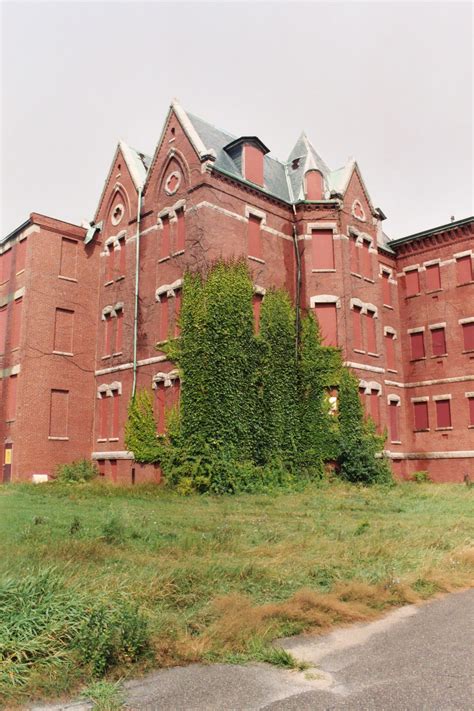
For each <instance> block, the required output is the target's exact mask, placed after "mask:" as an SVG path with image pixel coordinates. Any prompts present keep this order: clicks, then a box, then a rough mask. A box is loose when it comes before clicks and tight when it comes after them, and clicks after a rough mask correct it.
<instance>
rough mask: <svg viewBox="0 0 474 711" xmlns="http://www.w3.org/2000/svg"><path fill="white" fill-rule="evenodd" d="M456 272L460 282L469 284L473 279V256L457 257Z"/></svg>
mask: <svg viewBox="0 0 474 711" xmlns="http://www.w3.org/2000/svg"><path fill="white" fill-rule="evenodd" d="M456 272H457V278H458V284H467V283H468V282H470V281H472V258H471V256H470V255H468V256H467V257H458V259H456Z"/></svg>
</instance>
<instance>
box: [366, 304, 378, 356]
mask: <svg viewBox="0 0 474 711" xmlns="http://www.w3.org/2000/svg"><path fill="white" fill-rule="evenodd" d="M365 322H366V324H367V351H368V353H377V333H376V321H375V314H374V313H373V311H367V316H366V321H365Z"/></svg>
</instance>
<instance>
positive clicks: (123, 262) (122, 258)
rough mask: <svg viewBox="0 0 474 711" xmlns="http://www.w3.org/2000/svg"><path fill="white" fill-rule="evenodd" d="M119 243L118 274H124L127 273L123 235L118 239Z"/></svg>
mask: <svg viewBox="0 0 474 711" xmlns="http://www.w3.org/2000/svg"><path fill="white" fill-rule="evenodd" d="M119 245H120V250H119V255H120V257H119V273H120V274H119V276H125V274H126V273H127V247H126V242H125V237H123V238H122V239H121V240H120V242H119Z"/></svg>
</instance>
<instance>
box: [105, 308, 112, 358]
mask: <svg viewBox="0 0 474 711" xmlns="http://www.w3.org/2000/svg"><path fill="white" fill-rule="evenodd" d="M110 355H112V317H111V315H110V313H108V314H105V316H104V357H105V356H110Z"/></svg>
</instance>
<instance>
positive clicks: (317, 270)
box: [311, 269, 336, 274]
mask: <svg viewBox="0 0 474 711" xmlns="http://www.w3.org/2000/svg"><path fill="white" fill-rule="evenodd" d="M311 272H312V274H321V273H324V272H329V273H331V272H332V273H335V272H336V270H335V269H311Z"/></svg>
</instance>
